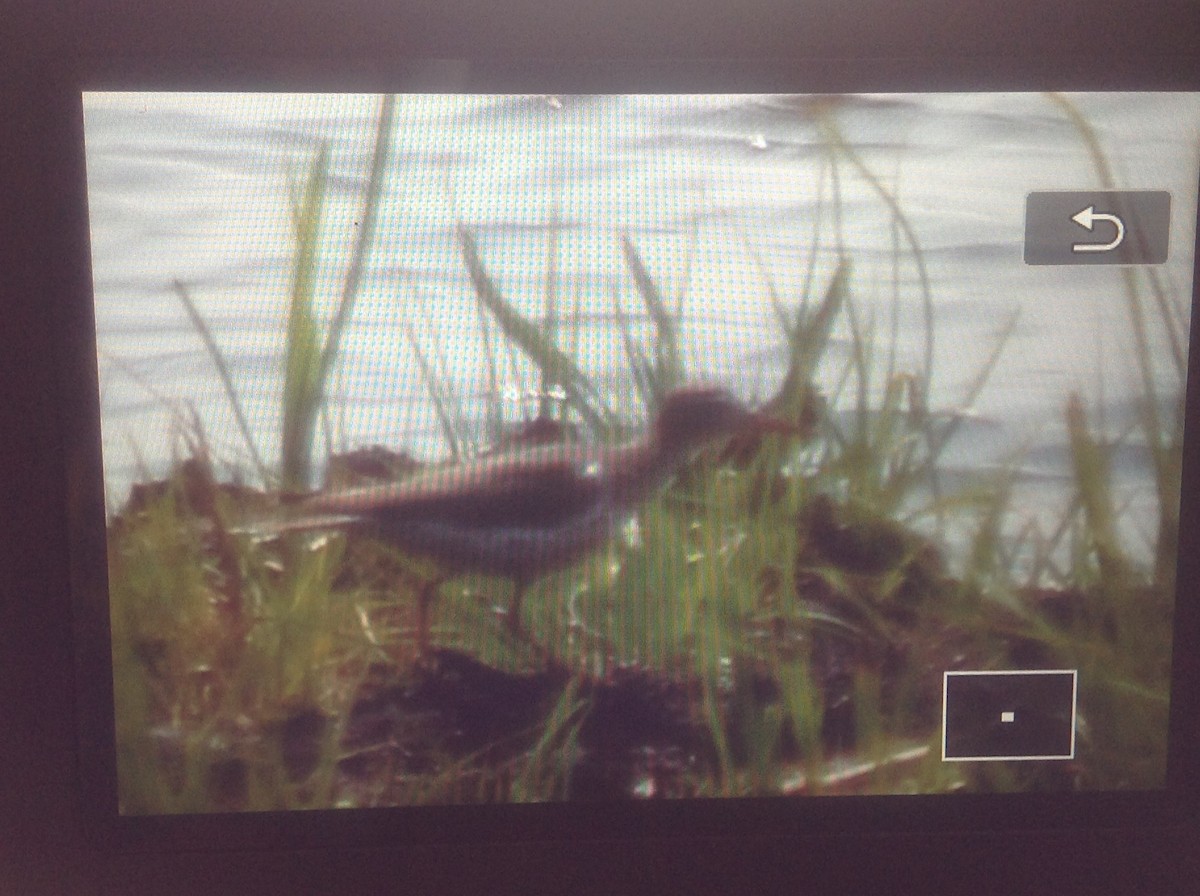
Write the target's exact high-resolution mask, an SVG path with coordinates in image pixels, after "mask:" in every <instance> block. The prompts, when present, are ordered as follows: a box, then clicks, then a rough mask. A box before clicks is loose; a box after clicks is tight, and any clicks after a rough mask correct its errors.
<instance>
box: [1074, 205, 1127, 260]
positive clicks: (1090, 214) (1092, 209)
mask: <svg viewBox="0 0 1200 896" xmlns="http://www.w3.org/2000/svg"><path fill="white" fill-rule="evenodd" d="M1071 220H1072V221H1074V222H1075V223H1076V224H1078V225H1079V226H1080V227H1082V228H1083V229H1084V230H1089V231H1090V230H1091V229H1092V227H1094V226H1095V223H1096V222H1097V221H1111V222H1112V223H1113V224H1114V225H1116V228H1117V235H1116V237H1115V238H1114V239H1113V241H1112V242H1111V243H1072V244H1071V251H1072V252H1111V251H1112V250H1113V249H1115V248H1117V246H1119V245H1121V243H1122V242H1124V240H1125V222H1124V221H1122V220H1121V219H1120V218H1118V217H1117V216H1116V215H1109V214H1106V213H1104V212H1097V211H1096V206H1094V205H1089V206H1088V207H1087V208H1085V209H1084V210H1083V211H1081V212H1076V213H1075V214H1073V215H1071Z"/></svg>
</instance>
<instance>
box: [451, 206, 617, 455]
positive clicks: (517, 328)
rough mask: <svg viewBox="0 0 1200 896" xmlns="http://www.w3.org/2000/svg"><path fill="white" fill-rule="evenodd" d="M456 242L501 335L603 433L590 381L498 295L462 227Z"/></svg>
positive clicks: (604, 425) (605, 419)
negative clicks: (556, 385)
mask: <svg viewBox="0 0 1200 896" xmlns="http://www.w3.org/2000/svg"><path fill="white" fill-rule="evenodd" d="M458 241H459V246H460V247H461V249H462V254H463V260H464V261H465V262H466V265H467V271H468V273H469V274H470V276H471V283H472V284H473V285H474V287H475V297H476V299H477V300H478V301H479V302H480V303H482V304H483V305H484V307H486V308H487V310H488V311H489V312H491V314H492V316H493V317H494V318H495V319H496V322H497V323H498V324H499V325H500V329H501V330H502V331H503V333H504V335H505V336H507V337H508V339H509V340H510V341H511V342H512V344H513V345H514V346H515V347H517V348H519V349H520V350H521V351H522V352H524V353H525V354H526V355H527V356H528V357H529V358H530V359H532V360H533V362H534V364H536V365H537V367H538V368H539V369H540V370H541V371H542V372H543V374H544V376H545V377H546V378H547V380H548V381H549V382H552V383H557V384H559V385H561V386H562V388H563V391H564V392H565V393H566V395H567V401H568V402H569V403H570V405H571V407H573V408H575V410H576V411H577V412H578V413H579V416H580V417H582V418H583V420H584V422H585V423H587V424H588V426H589V427H591V428H592V429H593V430H594V431H595V432H597V433H605V432H607V431H608V430H609V428H610V421H609V419H608V415H607V414H606V413H604V412H603V410H602V407H601V404H600V401H599V398H598V396H597V393H596V388H595V386H594V385H593V384H592V382H591V380H589V379H588V377H587V375H586V374H584V372H583V371H582V370H580V368H579V366H578V365H577V364H576V363H575V362H574V361H573V360H571V358H569V357H568V356H567V355H565V354H563V352H561V351H559V350H558V349H557V348H555V347H554V345H553V344H551V343H550V342H549V340H547V339H546V337H545V335H544V334H543V333H542V332H541V330H540V328H539V327H538V326H537V325H536V324H534V323H533V322H531V321H529V320H528V319H526V318H525V317H523V316H522V315H521V314H519V313H518V312H517V311H516V309H514V308H513V307H512V305H511V304H510V303H509V302H508V301H507V300H506V299H505V298H504V297H503V296H502V295H501V294H500V291H499V290H498V289H497V288H496V285H495V283H493V282H492V278H491V277H490V276H489V275H488V273H487V270H486V269H485V268H484V266H483V261H482V260H481V259H480V257H479V248H478V246H477V245H476V243H475V239H474V237H472V236H471V234H470V233H469V232H468V231H467V230H466V228H464V227H460V228H459V229H458Z"/></svg>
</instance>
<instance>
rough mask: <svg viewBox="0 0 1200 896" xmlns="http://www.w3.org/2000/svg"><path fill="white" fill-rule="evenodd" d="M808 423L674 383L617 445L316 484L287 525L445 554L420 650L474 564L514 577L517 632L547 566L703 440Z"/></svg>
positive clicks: (530, 451) (592, 538) (649, 490)
mask: <svg viewBox="0 0 1200 896" xmlns="http://www.w3.org/2000/svg"><path fill="white" fill-rule="evenodd" d="M750 431H755V432H777V433H783V434H787V433H795V432H798V431H799V427H797V426H796V425H795V424H792V423H789V422H787V421H784V420H781V419H778V418H775V417H772V416H769V415H767V414H763V413H760V412H758V411H754V410H751V409H749V408H747V407H746V406H745V405H743V404H742V403H741V402H739V401H738V400H737V399H736V398H735V397H734V396H733V395H732V394H731V393H730V392H728V391H727V390H725V389H723V388H720V387H713V386H686V387H682V388H679V389H676V390H674V391H672V392H670V393H668V394H667V395H666V396H665V398H664V399H663V401H662V404H661V406H660V408H659V410H658V413H657V415H656V416H655V418H654V420H653V423H652V424H651V426H650V427H649V429H648V431H647V432H646V433H645V435H644V436H642V437H641V438H638V439H635V440H633V441H631V442H627V443H625V444H621V445H614V446H592V447H587V446H580V445H546V446H540V447H536V448H523V449H518V450H515V451H512V452H510V453H507V454H501V455H496V456H492V457H485V458H480V459H477V460H474V461H470V462H467V463H464V464H459V465H456V466H452V467H444V468H438V469H431V470H428V471H426V472H423V473H420V474H417V475H415V476H413V477H410V478H408V479H406V480H403V481H401V482H398V483H394V484H385V485H375V486H369V487H365V488H360V489H355V490H352V491H346V492H341V493H332V494H324V495H317V496H314V497H312V498H309V499H307V500H305V501H304V502H302V503H301V504H299V505H298V507H297V508H296V512H297V514H299V516H298V518H296V519H294V520H293V521H292V522H291V523H286V524H285V525H284V528H285V529H291V530H297V529H309V530H312V529H326V528H328V529H342V530H346V531H356V532H359V533H362V534H365V535H368V536H370V537H373V538H375V539H377V540H379V541H382V542H384V543H387V544H391V545H394V546H396V547H398V548H400V549H401V550H402V551H403V552H404V553H406V554H411V555H413V556H418V557H422V558H426V559H430V560H433V561H434V564H435V566H437V567H438V568H439V569H440V570H441V572H440V573H439V574H438V575H437V576H435V577H434V578H432V579H430V580H429V581H428V582H427V584H426V586H425V587H422V588H421V589H419V592H418V609H417V612H418V616H417V649H418V655H424V654H425V653H426V652H427V649H428V646H429V618H428V608H429V604H430V603H431V601H432V599H433V597H434V596H435V595H436V593H437V591H438V589H439V588H440V587H441V585H442V584H443V583H444V582H446V581H447V580H449V579H451V578H453V577H455V576H457V575H461V574H465V573H470V572H475V573H484V574H487V575H493V576H500V577H505V578H508V579H509V580H511V582H512V584H513V592H512V598H511V602H510V605H509V608H508V611H507V613H506V616H507V620H506V621H507V624H508V628H509V630H510V632H512V633H513V634H516V633H518V632H519V631H520V626H521V598H522V596H523V595H524V592H525V589H526V588H527V587H528V586H529V585H530V584H531V583H532V582H534V581H536V580H537V579H538V578H539V577H541V576H543V575H545V574H547V573H549V572H552V571H554V570H557V569H561V568H564V567H566V566H569V565H571V564H572V563H575V562H577V561H579V560H582V559H583V558H584V557H586V556H587V555H588V554H590V553H591V552H593V551H594V550H596V549H598V548H600V547H601V546H603V545H604V544H605V543H606V542H607V541H608V540H609V539H610V538H612V537H613V536H614V535H615V534H616V533H617V532H618V531H619V529H620V528H621V527H622V526H623V525H624V524H625V523H626V522H628V521H629V520H630V518H632V516H633V515H634V514H635V513H636V511H637V508H638V506H639V505H640V504H641V503H642V502H643V501H645V500H646V499H647V498H649V497H650V496H651V495H653V494H654V493H656V492H657V491H658V490H659V489H660V488H662V487H663V486H664V485H666V484H667V482H668V481H669V480H670V479H671V478H672V477H673V476H674V475H675V473H676V472H678V471H679V470H680V468H682V467H683V466H684V464H686V463H687V462H688V461H689V460H690V459H691V458H692V457H693V456H694V455H695V454H696V453H697V452H698V451H700V450H701V449H703V448H704V447H706V446H709V445H712V444H715V443H718V442H720V441H722V440H724V439H727V438H728V437H730V436H732V435H734V434H736V433H741V432H750Z"/></svg>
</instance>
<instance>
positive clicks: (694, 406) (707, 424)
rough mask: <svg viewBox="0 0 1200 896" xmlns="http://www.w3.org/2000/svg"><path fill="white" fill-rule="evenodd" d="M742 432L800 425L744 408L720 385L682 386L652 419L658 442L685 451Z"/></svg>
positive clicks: (794, 429) (784, 430) (787, 431)
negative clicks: (653, 419)
mask: <svg viewBox="0 0 1200 896" xmlns="http://www.w3.org/2000/svg"><path fill="white" fill-rule="evenodd" d="M745 431H758V432H777V433H784V434H795V433H797V432H799V427H797V426H795V425H794V424H792V423H788V422H787V421H785V420H780V419H778V418H775V417H771V416H769V415H767V414H763V413H760V412H758V411H754V410H751V409H750V408H747V407H746V406H745V405H744V404H742V403H741V402H740V401H738V399H737V398H735V397H734V395H733V394H732V393H731V392H729V390H727V389H724V388H721V387H720V386H684V387H681V388H679V389H675V390H674V391H672V392H669V393H667V395H666V397H665V398H664V399H663V402H662V405H661V406H660V407H659V410H658V416H657V417H656V418H655V421H654V432H655V436H656V437H657V438H658V440H659V443H660V444H662V445H665V446H668V447H670V448H673V449H675V450H680V451H684V452H688V451H694V450H696V449H699V448H702V447H704V446H705V445H708V444H710V443H712V442H717V441H720V440H721V439H724V438H728V437H729V436H732V435H734V434H735V433H739V432H745Z"/></svg>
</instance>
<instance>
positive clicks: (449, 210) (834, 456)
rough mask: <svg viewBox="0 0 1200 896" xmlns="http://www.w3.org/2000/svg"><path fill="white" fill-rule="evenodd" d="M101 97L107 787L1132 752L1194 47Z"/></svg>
mask: <svg viewBox="0 0 1200 896" xmlns="http://www.w3.org/2000/svg"><path fill="white" fill-rule="evenodd" d="M83 109H84V133H85V140H86V158H87V178H88V217H89V222H90V234H91V251H92V275H93V283H94V295H95V323H96V364H97V370H98V373H99V386H100V406H101V430H102V432H101V439H102V455H103V467H104V482H105V502H106V508H107V521H106V530H107V557H108V600H109V613H110V621H111V640H112V643H111V654H112V670H113V681H112V687H113V695H114V706H115V713H116V715H115V719H114V721H115V732H116V748H117V749H116V756H117V776H118V781H117V784H118V800H119V808H120V811H121V812H122V813H123V814H128V815H163V814H195V813H215V812H255V811H281V810H291V809H296V810H302V809H334V808H345V809H364V808H380V807H413V806H426V805H457V804H478V803H547V802H568V801H613V800H653V799H724V798H744V797H760V798H761V797H769V798H776V799H799V798H803V797H807V796H838V795H886V794H917V793H920V794H925V793H929V794H952V793H1012V792H1026V791H1107V790H1147V789H1156V788H1161V787H1163V786H1164V784H1165V774H1166V748H1167V739H1168V738H1167V733H1168V732H1167V721H1168V714H1169V709H1170V697H1171V694H1170V679H1171V661H1172V657H1171V645H1172V615H1173V609H1174V601H1175V565H1176V560H1177V549H1178V535H1179V498H1180V475H1181V473H1180V470H1181V466H1182V454H1183V452H1182V441H1183V421H1184V398H1185V395H1184V389H1185V382H1186V379H1187V366H1188V355H1187V352H1188V343H1189V327H1190V317H1191V303H1192V292H1193V282H1192V281H1193V269H1194V263H1195V242H1196V220H1197V171H1200V95H1198V94H1190V93H1137V94H1135V93H1078V94H1054V93H977V94H961V93H960V94H951V93H928V94H887V95H829V94H819V95H716V96H709V95H704V96H699V95H677V96H662V95H627V96H572V95H468V94H461V93H459V94H407V95H302V94H260V93H254V94H239V93H208V94H205V93H136V92H127V93H106V92H91V93H86V94H84V97H83Z"/></svg>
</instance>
